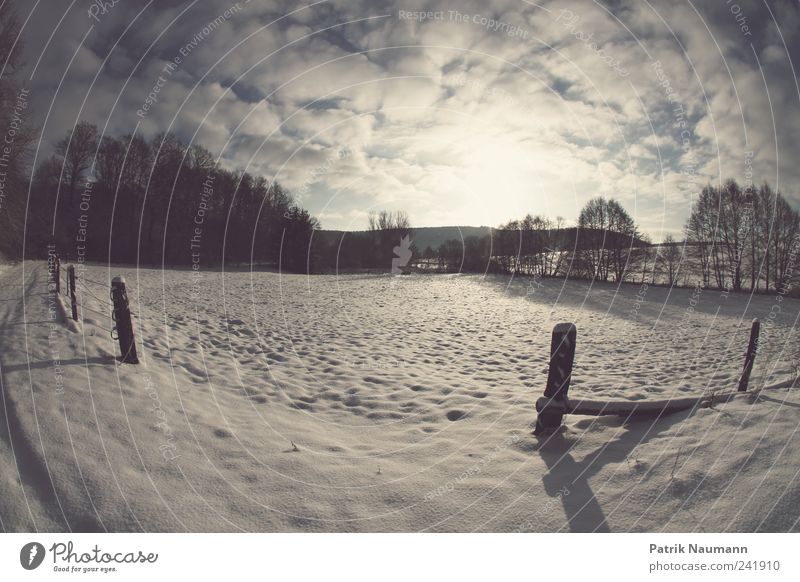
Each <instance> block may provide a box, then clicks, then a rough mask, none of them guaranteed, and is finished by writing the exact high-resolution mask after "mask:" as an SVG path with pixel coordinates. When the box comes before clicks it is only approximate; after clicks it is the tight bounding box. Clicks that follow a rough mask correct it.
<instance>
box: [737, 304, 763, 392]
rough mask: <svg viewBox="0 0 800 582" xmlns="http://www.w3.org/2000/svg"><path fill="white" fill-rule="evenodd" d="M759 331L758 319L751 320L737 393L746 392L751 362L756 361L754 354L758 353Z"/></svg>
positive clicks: (751, 368) (751, 367) (751, 369)
mask: <svg viewBox="0 0 800 582" xmlns="http://www.w3.org/2000/svg"><path fill="white" fill-rule="evenodd" d="M760 331H761V322H760V321H758V318H756V319H754V320H753V326H752V327H751V328H750V342H749V343H748V344H747V352H746V353H745V355H744V367H743V368H742V376H741V378H739V392H745V391H747V384H748V383H749V382H750V372H752V371H753V362H754V361H755V359H756V352H757V351H758V335H759V332H760Z"/></svg>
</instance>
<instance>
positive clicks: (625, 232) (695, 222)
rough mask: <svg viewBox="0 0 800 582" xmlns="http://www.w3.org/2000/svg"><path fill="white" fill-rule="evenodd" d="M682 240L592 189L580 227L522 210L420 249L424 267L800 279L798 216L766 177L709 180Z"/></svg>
mask: <svg viewBox="0 0 800 582" xmlns="http://www.w3.org/2000/svg"><path fill="white" fill-rule="evenodd" d="M684 235H685V236H684V238H683V240H676V239H675V238H674V237H673V236H672V235H668V236H667V237H665V239H664V241H663V242H661V243H658V244H653V243H651V241H650V240H649V238H648V236H647V235H645V234H643V233H642V232H641V231H640V229H639V227H638V226H637V225H636V223H635V221H634V220H633V218H632V217H631V216H630V214H629V213H628V212H627V211H626V210H625V208H624V207H623V206H622V204H621V203H620V202H619V201H617V200H614V199H606V198H603V197H596V198H593V199H591V200H589V201H588V202H587V203H586V205H585V206H584V207H583V208H582V209H581V212H580V214H579V216H578V219H577V226H575V227H566V226H565V220H564V219H563V218H561V217H558V218H556V219H555V220H552V219H549V218H547V217H544V216H531V215H527V216H525V217H524V218H523V219H521V220H512V221H509V222H508V223H506V224H503V225H500V226H499V227H498V228H496V229H492V231H491V233H489V234H487V235H486V236H483V237H468V238H466V239H465V240H464V241H463V242H462V241H458V240H449V241H446V242H444V243H442V244H441V245H440V246H439V247H438V248H436V249H433V248H426V249H425V250H424V251H422V252H421V253H420V254H419V255H418V257H417V260H416V261H415V264H416V265H417V266H419V267H420V268H421V269H426V270H430V269H433V270H436V271H447V272H455V271H466V272H494V273H506V274H524V275H534V276H544V277H564V276H569V277H572V278H586V279H594V280H600V281H614V282H636V283H649V284H651V285H656V284H664V285H678V286H695V285H701V286H702V287H716V288H718V289H725V290H733V291H740V290H745V289H748V290H755V291H758V290H767V289H784V288H785V287H787V286H788V285H790V284H791V283H792V282H793V281H795V280H797V278H798V277H797V272H796V271H797V269H796V268H795V267H796V265H795V263H796V260H797V255H798V250H799V249H800V214H799V213H798V212H797V211H796V210H794V209H793V208H792V207H791V206H790V204H789V203H788V202H787V200H786V199H785V198H784V196H783V195H782V194H781V193H779V192H777V191H775V190H773V189H772V188H771V187H770V186H769V185H768V184H766V183H765V184H763V185H762V186H760V187H757V188H756V187H753V186H748V187H744V188H743V187H741V186H740V185H739V184H738V183H737V182H736V181H735V180H733V179H730V180H727V181H726V182H724V183H723V184H722V185H720V186H713V185H708V186H706V187H704V188H703V189H702V191H701V192H700V194H699V195H698V197H697V200H696V201H695V202H694V203H693V205H692V209H691V213H690V216H689V219H688V220H687V222H686V225H685V228H684Z"/></svg>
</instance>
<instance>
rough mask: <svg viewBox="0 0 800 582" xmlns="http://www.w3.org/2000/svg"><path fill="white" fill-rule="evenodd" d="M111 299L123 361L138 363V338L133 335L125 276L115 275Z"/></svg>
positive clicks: (112, 282)
mask: <svg viewBox="0 0 800 582" xmlns="http://www.w3.org/2000/svg"><path fill="white" fill-rule="evenodd" d="M111 300H112V301H113V302H114V324H115V327H116V329H117V337H118V338H119V350H120V352H121V353H122V361H123V362H125V363H126V364H138V363H139V358H138V356H137V355H136V340H135V339H134V337H133V324H132V323H131V311H130V308H129V307H128V292H127V291H126V289H125V278H124V277H114V278H113V279H112V280H111Z"/></svg>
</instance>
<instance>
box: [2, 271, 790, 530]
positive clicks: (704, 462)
mask: <svg viewBox="0 0 800 582" xmlns="http://www.w3.org/2000/svg"><path fill="white" fill-rule="evenodd" d="M118 274H123V275H125V276H126V278H127V281H128V287H129V296H130V298H131V308H132V310H133V311H134V313H135V314H136V321H135V324H136V326H137V327H136V333H137V341H138V343H139V355H140V358H141V360H142V363H141V364H140V365H138V366H133V365H123V364H119V363H117V362H116V360H115V355H117V354H118V349H117V346H116V342H115V341H114V340H112V339H111V337H110V336H109V333H108V332H107V331H106V329H107V328H109V327H110V320H109V318H108V316H107V315H105V314H106V313H108V308H107V307H106V303H107V302H106V300H105V298H106V297H107V292H106V291H104V288H103V287H99V286H98V285H96V283H104V282H107V281H108V280H109V278H110V277H111V276H113V275H118ZM79 276H81V277H83V278H84V279H85V280H86V281H87V283H86V285H87V286H88V289H89V291H91V294H90V293H89V291H82V292H81V293H80V296H81V298H80V299H81V303H82V305H85V306H86V308H87V309H86V310H85V311H84V310H83V309H82V312H83V313H82V316H83V317H84V322H83V323H82V324H80V325H73V324H69V323H68V322H66V321H64V315H63V312H62V311H61V308H56V309H55V311H54V312H53V313H54V314H55V316H56V321H55V322H51V320H50V309H51V307H54V306H53V305H51V304H50V303H49V301H50V299H51V297H50V296H49V295H48V293H47V285H46V282H47V272H46V265H45V264H44V263H41V262H38V263H37V262H27V263H24V264H20V265H16V266H14V267H11V268H9V269H8V270H7V271H6V272H5V273H3V274H2V275H0V281H1V282H2V292H1V293H0V326H1V327H2V336H0V363H1V364H2V382H3V385H2V388H3V410H2V414H0V433H1V434H2V440H0V518H1V519H2V527H3V529H5V530H8V531H19V530H34V529H36V530H42V531H45V530H58V531H61V530H67V529H72V530H75V531H87V530H108V531H141V530H145V531H238V530H247V531H419V530H425V531H473V530H477V531H593V530H598V531H608V530H611V531H661V530H667V531H676V530H677V531H755V530H759V531H761V530H768V531H788V530H798V529H800V526H799V525H798V518H799V516H800V481H798V471H800V452H799V451H800V439H798V435H797V429H798V427H800V395H798V392H797V389H787V388H781V389H771V390H764V391H763V392H761V394H760V395H758V397H757V398H754V397H752V396H751V395H744V396H742V397H740V398H737V399H734V400H732V401H731V402H728V403H724V404H722V403H721V404H718V405H716V406H714V407H712V408H710V409H700V410H697V411H696V412H694V413H689V412H684V413H680V414H675V415H671V416H665V417H663V418H662V419H660V420H658V421H652V420H644V421H641V420H640V421H630V422H627V423H626V422H622V421H621V420H620V419H617V418H612V417H604V418H601V419H596V418H591V417H567V418H566V422H565V424H566V427H565V429H564V430H563V431H561V432H558V433H556V434H554V435H551V436H549V437H546V438H537V437H534V436H533V435H532V434H531V427H532V423H533V422H534V421H535V418H536V413H535V410H534V403H535V401H536V398H538V397H539V396H540V395H541V394H542V391H543V388H544V383H545V379H546V374H545V372H546V367H547V361H548V356H549V344H550V331H551V329H552V327H553V325H554V324H556V323H558V322H562V321H572V322H574V323H575V324H576V325H577V328H578V347H577V352H576V366H575V371H574V376H573V383H572V388H571V391H570V394H571V395H572V396H573V397H581V396H583V397H599V398H618V399H630V400H636V399H646V398H660V399H663V398H670V397H673V396H687V395H700V394H704V393H708V392H712V391H713V392H721V391H726V390H727V389H730V388H732V387H733V386H734V385H735V383H736V381H737V379H738V374H739V372H740V370H741V364H742V356H743V351H744V348H745V346H746V344H747V338H748V335H749V329H750V321H751V319H752V318H754V317H758V318H761V319H762V321H764V322H765V324H764V329H763V331H762V344H761V351H760V353H759V355H758V358H757V360H756V366H755V369H754V372H753V377H752V382H751V385H752V386H763V385H770V384H774V383H776V382H780V381H784V380H787V379H790V378H792V377H793V375H794V374H795V369H796V367H797V366H800V348H798V345H799V344H798V341H797V338H796V334H795V328H796V322H797V317H798V314H799V313H800V311H799V309H800V302H798V301H797V300H794V299H788V298H785V299H784V298H783V297H780V300H779V298H778V296H777V295H775V294H773V295H762V296H756V297H752V298H751V297H750V296H748V295H744V294H743V295H733V294H731V295H729V296H727V297H726V296H724V295H722V294H720V292H718V291H712V290H702V291H698V290H691V289H689V290H686V289H680V290H672V291H671V292H670V290H668V289H665V288H656V287H649V288H648V287H645V286H638V285H625V286H622V287H620V288H617V287H616V286H614V285H609V284H596V285H594V286H593V287H591V288H590V286H589V284H588V283H587V282H582V281H575V282H571V281H570V282H567V283H564V281H562V280H541V281H534V280H532V279H515V280H509V279H508V278H501V277H487V278H482V277H479V276H467V275H457V276H447V275H428V276H424V275H412V276H403V277H391V276H357V275H347V276H340V277H337V276H314V277H304V276H297V275H282V274H278V273H250V272H248V271H242V272H226V273H224V274H223V273H220V272H201V273H200V274H199V275H198V276H195V275H193V273H192V271H190V270H167V271H161V270H156V269H143V270H138V271H137V270H135V269H133V268H131V267H112V268H110V269H109V268H108V267H101V266H92V267H88V269H87V270H86V272H85V273H83V274H79ZM89 281H92V282H89ZM80 288H81V289H83V287H80ZM90 310H96V311H99V312H101V313H100V314H98V313H95V312H94V311H90Z"/></svg>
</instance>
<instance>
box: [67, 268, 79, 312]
mask: <svg viewBox="0 0 800 582" xmlns="http://www.w3.org/2000/svg"><path fill="white" fill-rule="evenodd" d="M67 287H68V290H67V293H69V300H70V303H72V319H73V321H78V299H77V297H75V265H70V266H69V267H67Z"/></svg>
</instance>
